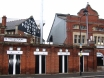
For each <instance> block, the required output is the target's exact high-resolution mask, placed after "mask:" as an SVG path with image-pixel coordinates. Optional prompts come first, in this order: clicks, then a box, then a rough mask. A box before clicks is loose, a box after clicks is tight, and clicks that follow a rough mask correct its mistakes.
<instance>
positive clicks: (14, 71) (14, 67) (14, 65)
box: [13, 54, 16, 75]
mask: <svg viewBox="0 0 104 78" xmlns="http://www.w3.org/2000/svg"><path fill="white" fill-rule="evenodd" d="M15 74H16V54H14V55H13V75H15Z"/></svg>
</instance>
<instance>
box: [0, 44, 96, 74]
mask: <svg viewBox="0 0 104 78" xmlns="http://www.w3.org/2000/svg"><path fill="white" fill-rule="evenodd" d="M10 46H13V49H14V50H16V49H17V47H21V50H22V51H23V54H22V55H21V57H20V59H21V60H20V61H21V63H20V73H21V74H35V55H34V54H33V53H34V51H36V48H37V47H38V48H39V49H40V51H42V48H46V51H47V52H48V55H46V74H56V73H59V56H58V55H57V53H58V52H59V49H62V50H63V51H65V49H68V50H69V52H70V55H69V56H68V73H70V72H79V61H80V60H79V56H78V52H79V47H65V46H61V47H60V46H45V45H43V46H40V45H38V46H36V45H35V46H32V45H24V44H21V45H20V44H19V45H16V44H15V45H11V44H8V45H7V44H4V45H3V46H0V48H2V47H3V48H2V52H1V51H0V52H1V54H0V67H1V68H0V72H1V74H8V64H9V63H8V62H9V59H8V57H9V56H8V55H7V50H9V47H10ZM90 50H91V52H90V55H89V56H88V67H87V61H86V60H87V57H86V56H85V57H84V61H85V62H84V68H85V71H87V68H88V71H96V67H97V66H96V52H95V51H96V49H94V48H90Z"/></svg>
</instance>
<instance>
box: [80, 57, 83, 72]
mask: <svg viewBox="0 0 104 78" xmlns="http://www.w3.org/2000/svg"><path fill="white" fill-rule="evenodd" d="M83 57H84V56H80V64H81V65H80V70H81V72H83V66H84V65H83Z"/></svg>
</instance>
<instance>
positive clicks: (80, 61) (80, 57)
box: [79, 15, 84, 76]
mask: <svg viewBox="0 0 104 78" xmlns="http://www.w3.org/2000/svg"><path fill="white" fill-rule="evenodd" d="M83 16H84V15H82V16H81V17H80V21H79V22H80V23H79V27H80V76H81V75H82V62H81V58H82V42H81V18H82V17H83Z"/></svg>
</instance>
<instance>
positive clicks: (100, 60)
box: [97, 57, 103, 66]
mask: <svg viewBox="0 0 104 78" xmlns="http://www.w3.org/2000/svg"><path fill="white" fill-rule="evenodd" d="M97 66H103V57H97Z"/></svg>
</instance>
